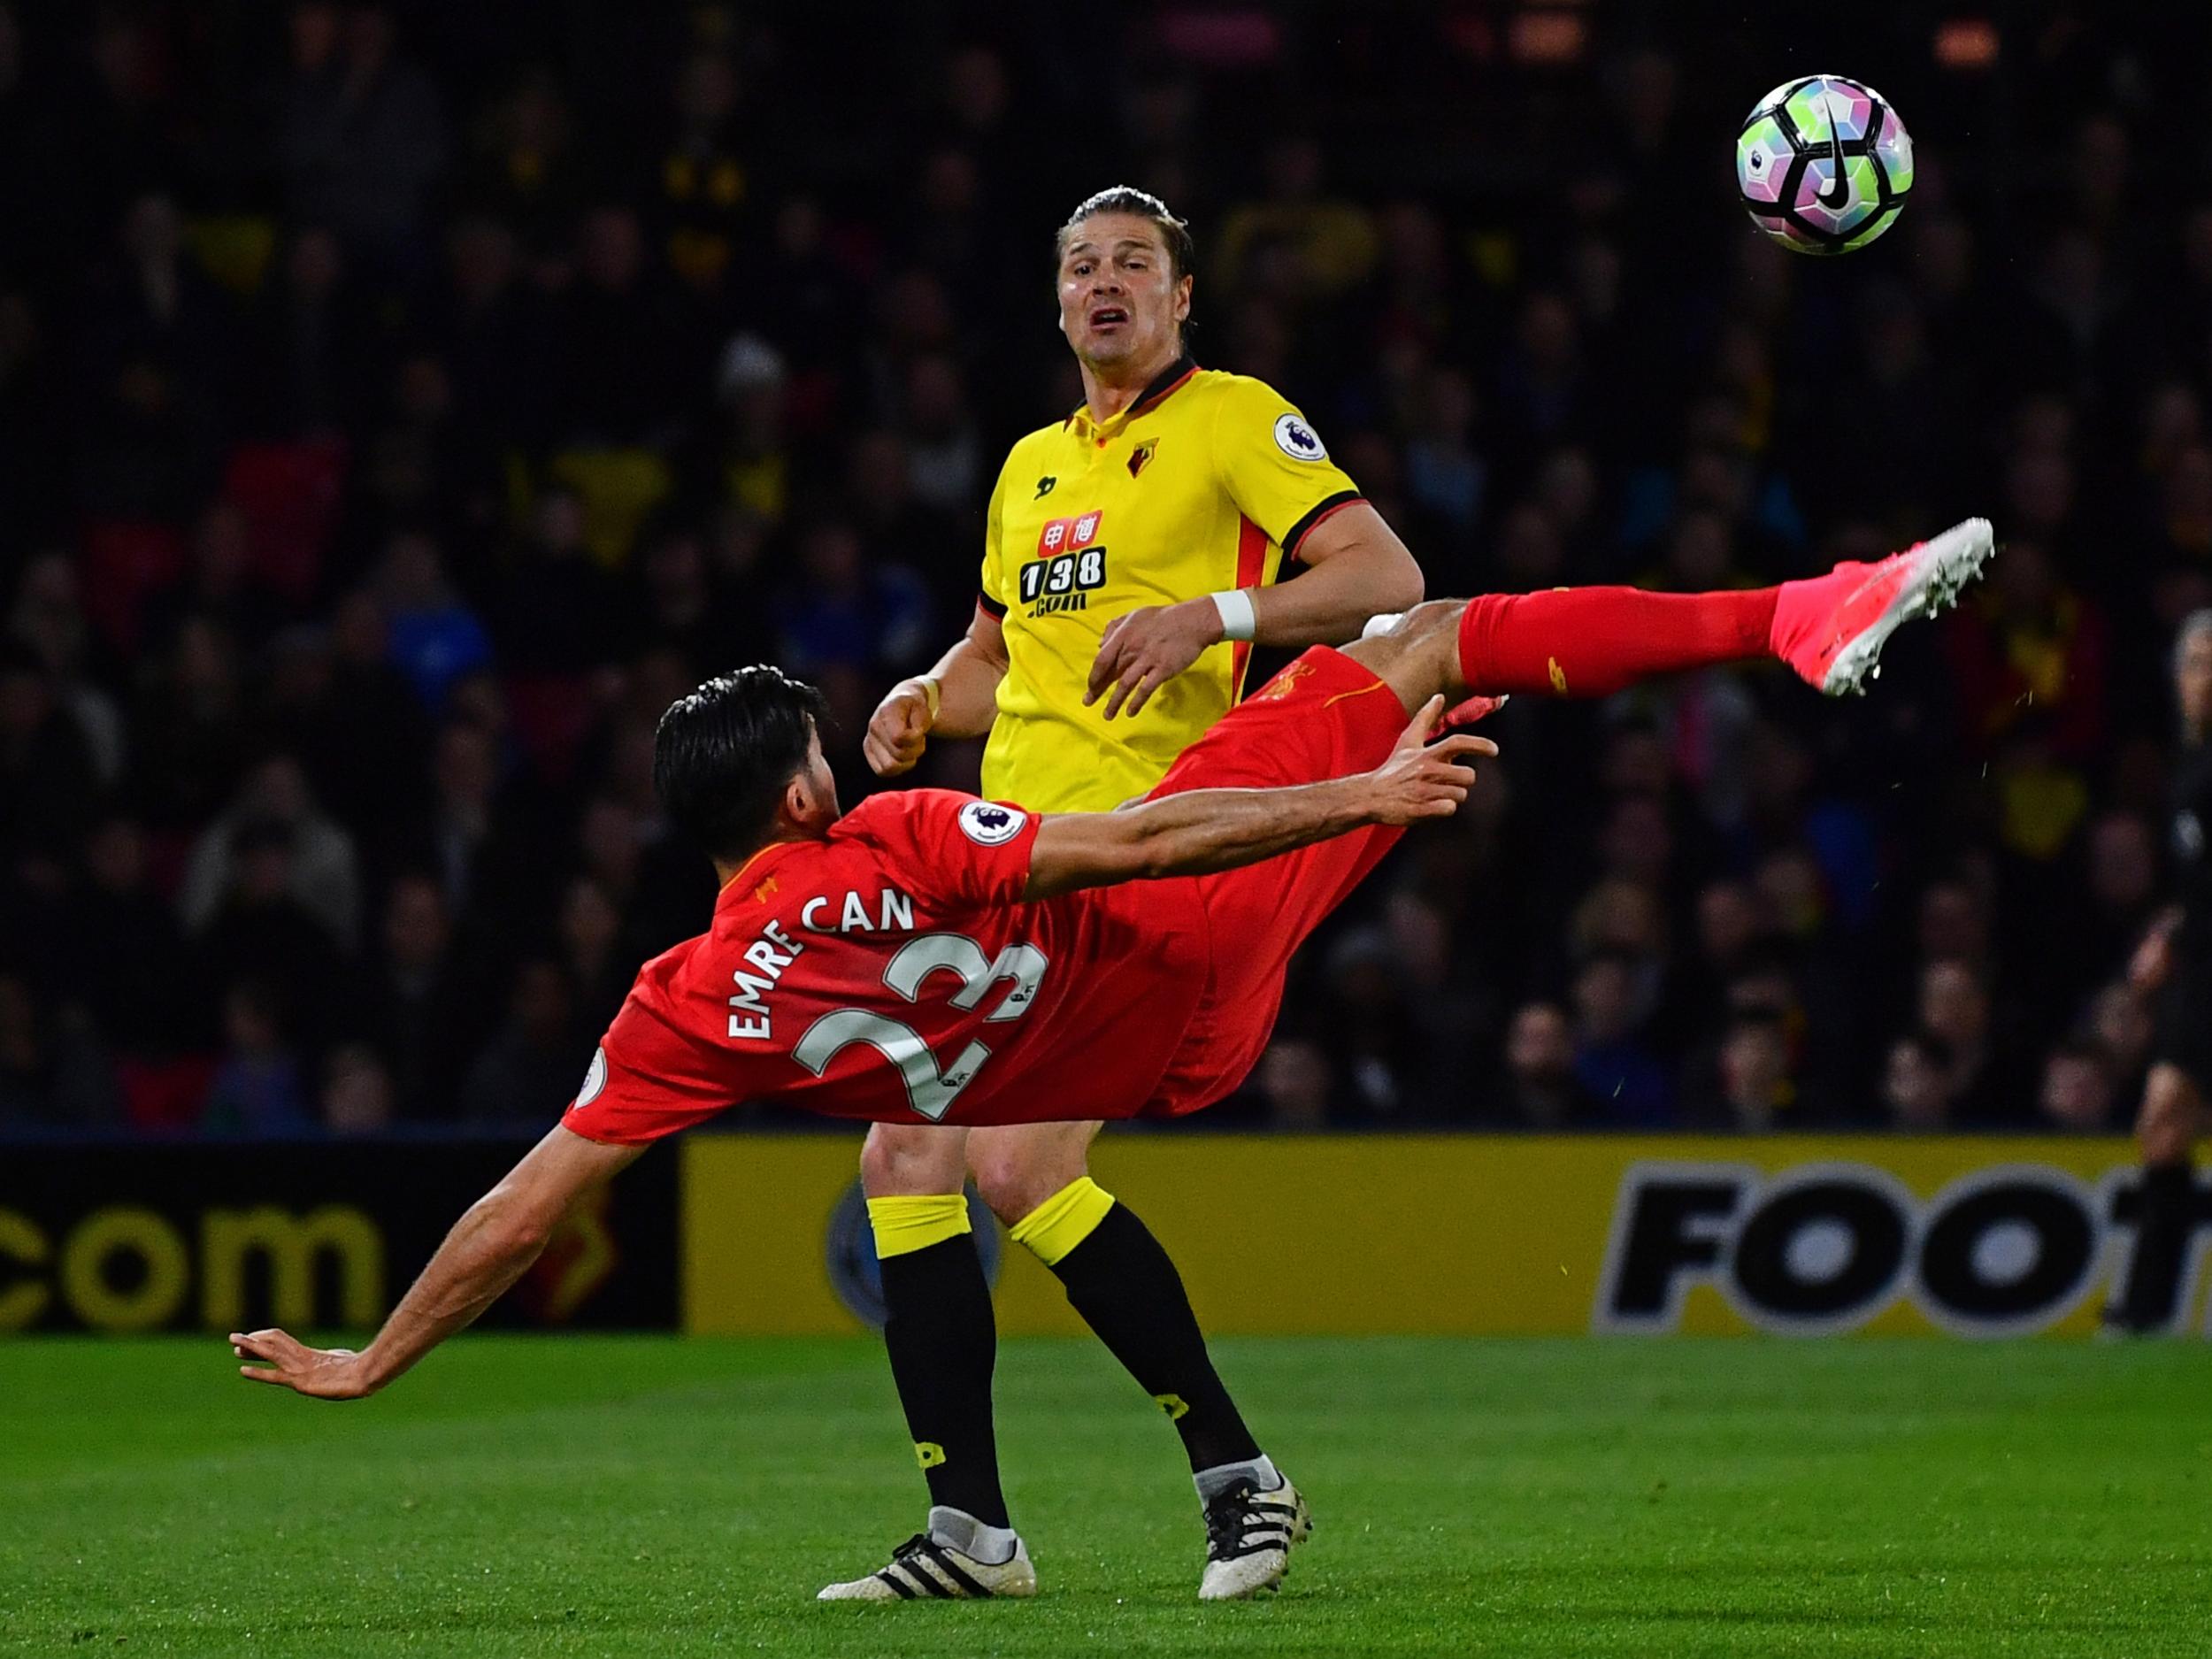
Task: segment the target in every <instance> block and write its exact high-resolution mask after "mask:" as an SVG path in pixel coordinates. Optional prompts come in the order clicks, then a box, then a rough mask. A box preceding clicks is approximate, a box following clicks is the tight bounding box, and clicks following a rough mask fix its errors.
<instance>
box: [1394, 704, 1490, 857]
mask: <svg viewBox="0 0 2212 1659" xmlns="http://www.w3.org/2000/svg"><path fill="white" fill-rule="evenodd" d="M1443 718H1444V699H1443V698H1442V697H1431V698H1430V699H1429V700H1428V702H1427V703H1425V704H1424V705H1423V706H1422V709H1421V711H1420V712H1419V713H1418V714H1417V715H1415V716H1414V717H1413V719H1412V721H1411V723H1410V724H1409V725H1408V726H1407V727H1406V729H1405V730H1404V731H1403V732H1402V733H1399V736H1398V746H1397V748H1395V749H1393V750H1391V752H1390V758H1389V759H1388V760H1386V761H1385V762H1384V763H1383V764H1381V765H1379V766H1378V767H1377V768H1376V769H1375V770H1374V771H1373V772H1369V773H1368V774H1367V780H1368V782H1369V783H1370V784H1371V786H1372V787H1373V790H1374V795H1373V803H1374V814H1375V822H1376V823H1378V824H1389V825H1406V824H1417V823H1419V822H1420V821H1421V820H1422V819H1423V818H1449V817H1451V815H1452V814H1453V813H1455V812H1456V811H1458V810H1459V809H1460V808H1461V807H1462V806H1463V804H1465V803H1466V800H1467V792H1468V790H1470V789H1471V788H1473V787H1475V769H1474V768H1473V767H1472V766H1471V765H1469V764H1467V763H1468V762H1469V761H1470V760H1471V759H1473V758H1474V757H1478V756H1480V757H1484V758H1488V757H1492V756H1494V755H1495V754H1496V753H1497V752H1498V746H1497V745H1496V744H1495V743H1494V742H1492V741H1490V740H1489V739H1488V738H1486V737H1476V736H1473V735H1472V734H1471V733H1465V732H1455V733H1452V734H1451V735H1450V736H1448V737H1447V738H1445V739H1444V740H1443V741H1441V742H1438V743H1432V742H1430V741H1429V739H1431V738H1432V737H1433V736H1435V734H1436V730H1437V727H1438V725H1439V724H1440V722H1441V721H1442V719H1443Z"/></svg>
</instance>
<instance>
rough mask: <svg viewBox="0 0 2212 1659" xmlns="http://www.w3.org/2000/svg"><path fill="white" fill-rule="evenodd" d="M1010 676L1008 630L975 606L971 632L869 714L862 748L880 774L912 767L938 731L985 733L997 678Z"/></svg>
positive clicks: (889, 774)
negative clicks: (931, 666)
mask: <svg viewBox="0 0 2212 1659" xmlns="http://www.w3.org/2000/svg"><path fill="white" fill-rule="evenodd" d="M1005 678H1006V630H1005V629H1004V628H1003V627H1002V626H1000V624H999V619H998V618H996V617H995V616H993V615H991V613H990V612H989V611H985V610H984V609H983V608H982V607H981V606H978V607H977V608H976V613H975V617H974V619H973V620H972V621H971V622H970V623H969V624H968V631H967V633H966V634H964V635H962V636H961V638H960V639H959V640H958V641H956V642H955V644H954V645H953V648H952V649H950V650H949V651H947V652H946V653H945V654H944V655H943V656H942V657H939V658H938V659H937V665H936V666H935V667H934V668H933V669H931V670H930V671H929V672H927V673H926V674H917V675H915V676H914V677H913V678H912V679H910V680H901V681H899V683H898V684H897V685H895V686H894V687H891V689H890V690H889V691H887V692H886V693H885V694H884V697H883V701H882V702H881V703H878V704H877V705H876V711H875V713H874V714H873V715H872V716H870V717H869V720H868V731H867V734H866V735H865V736H864V737H863V738H862V739H861V743H860V752H861V753H862V754H863V755H864V757H866V758H867V762H868V764H869V767H870V768H871V769H872V771H873V772H875V774H876V776H878V777H879V778H895V777H897V776H898V775H899V774H900V773H901V772H910V771H911V770H912V769H913V766H914V763H915V762H916V761H918V760H919V759H921V757H922V750H923V749H926V748H927V747H928V745H929V739H930V736H931V734H932V733H938V734H941V735H942V736H945V737H981V736H983V735H984V734H985V733H987V732H989V731H990V729H991V722H992V721H993V720H995V719H996V718H998V682H999V681H1000V680H1003V679H1005Z"/></svg>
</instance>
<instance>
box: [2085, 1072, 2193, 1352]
mask: <svg viewBox="0 0 2212 1659" xmlns="http://www.w3.org/2000/svg"><path fill="white" fill-rule="evenodd" d="M2208 1115H2212V1114H2208V1113H2207V1111H2206V1109H2205V1103H2204V1097H2203V1095H2202V1094H2199V1093H2198V1091H2197V1086H2196V1085H2195V1084H2194V1083H2193V1082H2192V1081H2191V1080H2190V1077H2189V1073H2188V1072H2186V1071H2183V1070H2182V1069H2181V1067H2179V1066H2177V1065H2175V1064H2171V1063H2170V1062H2168V1061H2161V1062H2159V1063H2158V1064H2156V1065H2154V1066H2153V1067H2151V1071H2150V1075H2149V1077H2147V1078H2146V1079H2144V1082H2143V1104H2142V1107H2141V1109H2140V1110H2139V1111H2138V1112H2137V1114H2136V1118H2135V1141H2136V1145H2137V1146H2138V1147H2139V1148H2141V1150H2142V1154H2143V1184H2142V1187H2141V1190H2140V1192H2139V1195H2138V1197H2137V1199H2136V1208H2135V1248H2134V1250H2133V1251H2132V1252H2131V1253H2130V1256H2129V1258H2128V1275H2127V1281H2126V1283H2125V1284H2124V1286H2122V1287H2121V1294H2120V1296H2119V1298H2118V1299H2117V1300H2116V1302H2114V1304H2113V1305H2112V1306H2111V1307H2110V1308H2109V1309H2108V1310H2107V1311H2106V1314H2105V1327H2106V1328H2107V1329H2108V1330H2109V1331H2114V1332H2117V1333H2123V1334H2127V1335H2147V1334H2149V1333H2153V1332H2157V1331H2164V1330H2168V1329H2170V1328H2171V1326H2172V1325H2173V1322H2174V1317H2175V1314H2176V1313H2177V1311H2178V1310H2177V1302H2179V1299H2180V1293H2181V1283H2182V1279H2183V1277H2184V1273H2185V1269H2186V1268H2187V1266H2188V1257H2189V1242H2190V1240H2191V1238H2192V1237H2193V1234H2194V1233H2195V1231H2196V1213H2195V1212H2196V1171H2195V1169H2194V1166H2193V1153H2194V1152H2195V1149H2196V1144H2197V1141H2199V1140H2200V1139H2201V1138H2202V1136H2203V1134H2204V1133H2205V1129H2206V1127H2207V1118H2208Z"/></svg>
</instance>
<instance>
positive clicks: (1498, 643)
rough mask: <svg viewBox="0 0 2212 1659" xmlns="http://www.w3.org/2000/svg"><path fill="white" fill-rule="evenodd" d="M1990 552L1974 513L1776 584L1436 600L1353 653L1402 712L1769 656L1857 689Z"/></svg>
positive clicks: (1603, 686) (1572, 689) (1820, 680)
mask: <svg viewBox="0 0 2212 1659" xmlns="http://www.w3.org/2000/svg"><path fill="white" fill-rule="evenodd" d="M1992 550H1993V533H1992V531H1991V529H1990V526H1989V521H1988V520H1987V519H1985V518H1969V519H1967V520H1966V521H1965V522H1964V523H1963V524H1958V525H1954V526H1952V527H1951V528H1950V529H1948V530H1946V531H1944V532H1942V533H1941V534H1939V535H1934V536H1931V537H1930V538H1929V539H1928V540H1927V541H1923V542H1920V543H1917V544H1916V545H1915V546H1913V547H1910V548H1908V549H1905V550H1904V551H1903V552H1901V553H1893V554H1892V555H1891V556H1890V557H1887V558H1886V559H1880V560H1878V561H1876V562H1875V563H1873V564H1870V565H1866V564H1855V563H1853V564H1844V565H1838V566H1837V567H1836V568H1835V569H1834V570H1832V571H1831V572H1828V574H1826V575H1825V576H1816V577H1813V578H1810V579H1809V580H1803V581H1793V582H1784V583H1783V584H1782V585H1781V586H1780V587H1778V588H1751V589H1746V590H1742V591H1738V592H1724V593H1707V594H1653V593H1645V592H1643V591H1642V590H1640V589H1639V588H1554V589H1551V590H1549V591H1548V592H1544V593H1535V594H1492V595H1485V596H1484V597H1482V598H1479V599H1472V600H1468V601H1465V602H1464V603H1461V602H1456V601H1451V600H1440V601H1434V602H1432V603H1428V604H1425V605H1417V606H1416V607H1415V608H1414V609H1413V610H1411V611H1406V612H1404V613H1403V614H1402V615H1401V616H1397V617H1393V618H1377V619H1376V621H1375V623H1374V624H1371V632H1370V634H1369V636H1368V637H1367V638H1365V639H1363V640H1362V641H1359V642H1358V643H1357V644H1356V645H1353V646H1351V647H1349V648H1348V651H1349V654H1350V655H1351V656H1353V657H1356V658H1357V659H1358V660H1359V661H1361V662H1363V663H1365V664H1367V665H1368V666H1369V667H1371V668H1372V669H1373V670H1374V671H1375V672H1377V673H1378V674H1379V675H1381V676H1382V677H1383V678H1384V679H1385V680H1388V681H1389V682H1390V683H1391V685H1392V687H1393V688H1394V689H1395V690H1396V691H1397V692H1398V694H1399V697H1400V700H1401V701H1402V702H1403V703H1405V705H1406V707H1407V708H1408V710H1413V709H1417V708H1418V707H1420V705H1421V704H1422V703H1424V702H1425V701H1426V700H1427V699H1428V698H1429V697H1430V696H1432V695H1435V694H1436V693H1437V692H1440V691H1441V692H1443V693H1445V694H1446V695H1448V696H1452V697H1455V698H1457V697H1463V696H1465V695H1469V694H1470V693H1479V694H1485V695H1492V696H1495V695H1502V694H1515V693H1532V694H1535V695H1540V696H1570V697H1571V696H1580V697H1602V696H1609V695H1612V694H1613V693H1614V692H1617V691H1620V690H1624V689H1625V688H1626V687H1629V686H1632V685H1634V684H1636V683H1637V682H1638V681H1639V680H1646V679H1649V678H1651V677H1652V676H1654V675H1657V674H1665V673H1676V672H1682V671H1684V670H1686V669H1694V668H1704V667H1709V666H1712V665H1714V664H1720V663H1732V662H1745V661H1755V660H1757V659H1760V658H1763V657H1771V658H1774V659H1777V660H1779V661H1781V662H1785V663H1787V664H1789V665H1790V667H1791V668H1792V669H1793V670H1794V671H1795V672H1796V673H1797V674H1798V675H1799V677H1800V678H1801V679H1802V680H1805V681H1806V683H1808V684H1809V685H1810V686H1812V687H1814V688H1815V689H1816V690H1819V691H1821V692H1824V693H1825V694H1826V695H1830V696H1840V695H1844V694H1845V693H1847V692H1855V691H1863V690H1864V689H1865V687H1866V685H1867V682H1868V681H1869V680H1871V679H1873V678H1874V677H1875V676H1876V675H1877V674H1878V673H1879V672H1880V659H1881V652H1882V648H1883V647H1884V646H1885V645H1886V644H1887V643H1888V641H1889V638H1890V636H1891V635H1892V634H1894V633H1895V632H1896V631H1897V629H1898V628H1899V627H1901V626H1903V625H1904V624H1905V623H1906V622H1908V621H1910V620H1911V619H1913V618H1916V617H1928V616H1933V615H1935V614H1936V613H1937V612H1938V611H1941V610H1943V609H1944V608H1945V607H1946V606H1947V605H1948V604H1950V603H1951V602H1952V601H1953V600H1954V599H1955V598H1956V597H1957V595H1958V593H1959V590H1960V589H1961V588H1964V587H1965V586H1966V585H1967V583H1969V582H1970V581H1972V580H1974V579H1975V578H1976V577H1977V576H1978V574H1979V573H1980V572H1981V569H1982V566H1983V565H1985V563H1986V562H1987V561H1988V559H1989V557H1990V554H1991V552H1992Z"/></svg>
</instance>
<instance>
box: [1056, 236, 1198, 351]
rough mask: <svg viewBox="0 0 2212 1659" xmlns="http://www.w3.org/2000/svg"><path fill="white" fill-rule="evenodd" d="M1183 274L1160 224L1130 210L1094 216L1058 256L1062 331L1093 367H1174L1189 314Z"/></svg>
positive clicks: (1187, 283) (1188, 300) (1188, 293)
mask: <svg viewBox="0 0 2212 1659" xmlns="http://www.w3.org/2000/svg"><path fill="white" fill-rule="evenodd" d="M1190 288H1191V282H1190V279H1189V278H1188V277H1182V278H1178V277H1177V276H1176V275H1175V273H1174V267H1173V265H1171V263H1170V261H1169V259H1168V252H1167V242H1166V241H1165V239H1164V238H1163V237H1162V235H1161V234H1160V227H1158V226H1156V225H1155V224H1154V223H1153V222H1152V221H1151V220H1150V219H1144V218H1141V217H1140V216H1139V215H1137V214H1135V213H1099V214H1096V215H1094V216H1093V217H1092V218H1089V219H1085V220H1084V221H1083V222H1082V224H1080V225H1079V226H1078V227H1076V230H1075V234H1074V236H1073V237H1072V239H1071V241H1070V242H1069V243H1068V247H1067V251H1066V252H1064V253H1063V254H1062V255H1061V256H1060V332H1061V333H1062V334H1065V335H1066V336H1067V337H1068V344H1070V345H1071V346H1072V347H1074V348H1075V355H1076V356H1077V357H1080V358H1081V359H1082V360H1083V361H1084V362H1085V363H1087V364H1090V365H1094V366H1095V367H1099V368H1111V367H1117V366H1119V365H1125V364H1138V365H1143V364H1150V363H1153V362H1159V363H1161V364H1166V363H1170V362H1172V361H1173V360H1174V358H1175V357H1176V355H1177V353H1178V352H1179V351H1180V349H1182V324H1183V319H1185V318H1187V317H1188V316H1189V315H1190Z"/></svg>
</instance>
